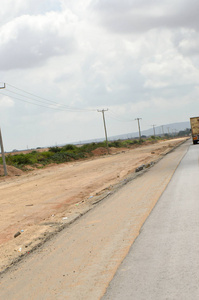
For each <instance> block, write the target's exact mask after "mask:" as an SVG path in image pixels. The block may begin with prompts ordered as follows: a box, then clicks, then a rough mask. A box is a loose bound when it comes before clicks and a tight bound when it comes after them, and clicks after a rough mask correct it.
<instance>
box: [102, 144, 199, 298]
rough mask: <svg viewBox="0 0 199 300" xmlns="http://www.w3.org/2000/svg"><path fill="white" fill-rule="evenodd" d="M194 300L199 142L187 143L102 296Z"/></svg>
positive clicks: (198, 290)
mask: <svg viewBox="0 0 199 300" xmlns="http://www.w3.org/2000/svg"><path fill="white" fill-rule="evenodd" d="M108 299H114V300H117V299H125V300H128V299H131V300H132V299H133V300H134V299H135V300H141V299H143V300H146V299H147V300H150V299H151V300H156V299H157V300H163V299H172V300H177V299H180V300H185V299H186V300H197V299H199V144H197V145H191V146H190V147H189V150H188V152H187V154H186V155H185V156H184V158H183V160H182V161H181V163H180V165H179V167H178V168H177V170H176V172H175V174H174V176H173V177H172V180H171V181H170V183H169V185H168V186H167V188H166V190H165V192H164V193H163V194H162V196H161V198H160V199H159V201H158V203H157V204H156V206H155V208H154V210H153V211H152V213H151V214H150V216H149V218H148V219H147V221H146V222H145V224H144V226H143V227H142V230H141V234H140V235H139V237H138V238H137V239H136V241H135V243H134V244H133V246H132V247H131V249H130V252H129V254H128V255H127V257H126V258H125V259H124V261H123V263H122V264H121V265H120V268H119V269H118V271H117V273H116V275H115V277H114V279H113V280H112V282H111V284H110V286H109V288H108V290H107V293H106V295H105V296H104V297H103V300H108Z"/></svg>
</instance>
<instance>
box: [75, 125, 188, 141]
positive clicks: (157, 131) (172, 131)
mask: <svg viewBox="0 0 199 300" xmlns="http://www.w3.org/2000/svg"><path fill="white" fill-rule="evenodd" d="M162 126H163V127H162ZM162 126H157V127H155V134H156V135H162V134H163V131H162V130H164V134H166V133H168V132H169V134H175V133H178V132H179V131H181V130H185V129H186V128H190V123H189V122H179V123H172V124H166V125H162ZM141 135H146V136H151V135H153V128H150V129H148V130H143V131H142V130H141ZM136 137H139V132H138V131H137V132H130V133H126V134H120V135H114V136H109V137H108V140H110V141H111V140H120V139H121V140H123V139H129V138H136ZM101 141H104V138H101V139H92V140H86V141H83V142H81V143H82V144H86V143H92V142H101ZM75 144H78V143H75Z"/></svg>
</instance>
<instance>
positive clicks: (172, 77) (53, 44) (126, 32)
mask: <svg viewBox="0 0 199 300" xmlns="http://www.w3.org/2000/svg"><path fill="white" fill-rule="evenodd" d="M198 11H199V2H198V1H196V0H175V1H172V0H162V1H159V0H122V1H121V0H84V1H82V0H75V1H74V0H42V1H41V0H15V1H13V0H1V10H0V58H1V59H0V82H2V84H1V86H3V83H4V82H5V83H6V89H1V90H0V126H1V130H2V135H3V140H4V148H5V150H7V151H8V150H12V149H26V148H27V147H28V148H33V147H39V146H40V147H43V146H46V145H56V144H64V143H69V142H75V141H83V140H87V139H95V138H101V137H103V136H104V129H103V121H102V113H100V112H97V109H99V110H101V109H103V108H104V109H107V108H108V109H109V110H108V111H107V112H106V113H105V116H106V122H107V131H108V135H109V136H113V135H118V134H123V133H130V132H134V131H137V122H136V121H135V118H137V117H140V118H142V120H141V129H142V130H144V129H149V128H150V127H151V125H152V124H156V125H164V124H168V123H175V122H184V121H189V118H190V117H192V116H198V115H199V51H198V50H199V18H198ZM36 96H38V97H36ZM39 97H40V98H39Z"/></svg>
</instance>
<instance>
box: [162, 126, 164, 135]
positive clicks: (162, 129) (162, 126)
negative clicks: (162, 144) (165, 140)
mask: <svg viewBox="0 0 199 300" xmlns="http://www.w3.org/2000/svg"><path fill="white" fill-rule="evenodd" d="M162 134H163V136H164V125H162Z"/></svg>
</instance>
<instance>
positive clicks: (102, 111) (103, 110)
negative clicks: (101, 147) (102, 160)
mask: <svg viewBox="0 0 199 300" xmlns="http://www.w3.org/2000/svg"><path fill="white" fill-rule="evenodd" d="M97 111H98V112H101V113H102V116H103V123H104V131H105V138H106V148H107V151H108V154H109V147H108V138H107V130H106V122H105V116H104V112H105V111H108V109H102V110H97Z"/></svg>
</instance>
